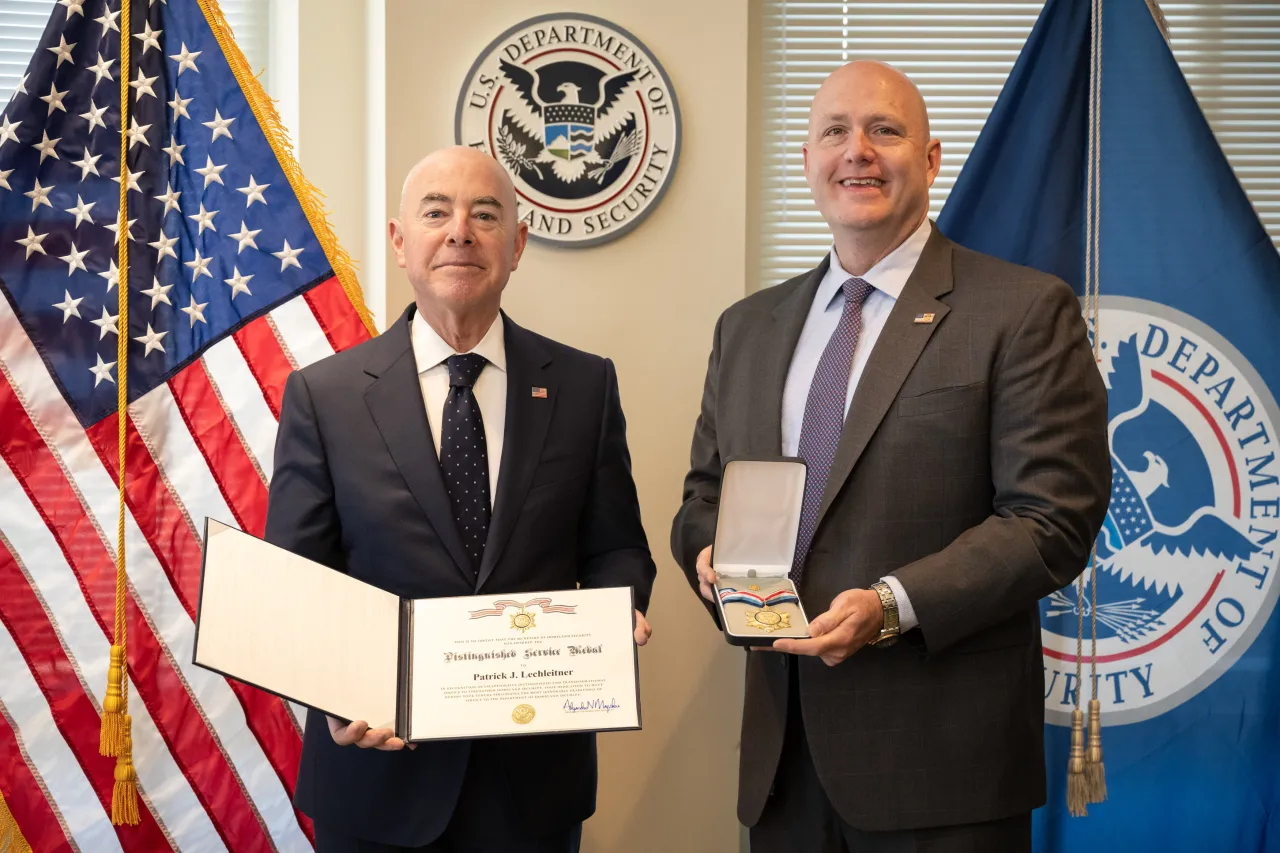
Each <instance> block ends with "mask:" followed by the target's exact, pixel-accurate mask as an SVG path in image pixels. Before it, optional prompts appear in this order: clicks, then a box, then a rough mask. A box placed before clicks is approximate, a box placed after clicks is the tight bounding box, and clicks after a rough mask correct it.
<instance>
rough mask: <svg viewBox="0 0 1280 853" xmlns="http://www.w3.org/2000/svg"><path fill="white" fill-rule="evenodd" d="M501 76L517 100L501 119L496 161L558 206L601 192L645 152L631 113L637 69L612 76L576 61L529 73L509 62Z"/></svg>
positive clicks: (540, 67) (503, 63) (546, 66)
mask: <svg viewBox="0 0 1280 853" xmlns="http://www.w3.org/2000/svg"><path fill="white" fill-rule="evenodd" d="M499 69H500V70H501V72H502V76H503V77H504V78H505V80H506V82H508V83H509V84H510V85H511V86H512V88H514V89H515V91H516V92H517V93H518V94H519V98H517V99H515V100H514V102H513V106H510V107H507V108H505V109H504V110H503V111H502V119H501V125H500V127H499V129H498V138H497V143H498V146H497V147H498V154H499V157H500V158H501V159H502V161H503V164H504V165H505V166H506V167H507V168H508V169H510V170H511V171H512V173H514V174H519V175H520V177H521V178H522V179H523V180H525V181H526V182H528V183H530V184H531V185H533V186H534V187H535V188H536V189H538V190H539V191H541V192H544V193H546V194H547V195H551V196H553V197H558V198H578V197H584V196H586V195H588V194H592V193H596V192H599V191H600V190H601V188H602V187H604V186H607V185H608V184H610V183H612V182H613V181H615V180H617V178H618V177H619V176H620V175H621V174H622V173H623V172H624V171H625V170H626V168H627V165H628V164H629V163H630V160H631V158H632V157H634V156H635V155H636V154H639V153H640V152H641V150H642V146H643V140H642V139H641V138H640V137H641V133H640V128H639V125H638V121H637V118H636V114H635V111H634V110H633V109H629V108H627V107H626V103H627V96H628V94H629V93H630V92H631V91H632V90H633V88H634V84H635V79H636V74H637V71H636V69H630V70H626V71H620V72H618V73H616V74H607V73H605V72H604V71H601V70H600V69H598V68H596V67H594V66H592V65H588V64H586V63H584V62H576V61H572V60H567V61H566V60H562V61H558V62H549V63H547V64H545V65H542V66H539V67H535V68H525V67H521V66H519V65H515V64H513V63H511V62H508V61H506V60H505V59H504V60H502V61H501V62H500V63H499ZM630 103H631V104H632V105H633V106H636V105H637V104H636V101H635V99H634V98H631V99H630ZM579 183H581V184H582V185H583V186H581V187H579V188H574V187H573V185H575V184H579Z"/></svg>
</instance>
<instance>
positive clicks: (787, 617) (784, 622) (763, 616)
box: [747, 604, 791, 634]
mask: <svg viewBox="0 0 1280 853" xmlns="http://www.w3.org/2000/svg"><path fill="white" fill-rule="evenodd" d="M747 627H748V628H755V629H756V630H757V631H765V632H766V633H769V634H772V633H773V632H774V631H780V630H782V629H783V628H790V627H791V614H790V613H779V612H778V611H776V610H773V609H771V608H770V607H769V605H767V604H766V605H765V606H764V607H761V608H760V609H759V610H757V611H755V612H754V613H749V614H747Z"/></svg>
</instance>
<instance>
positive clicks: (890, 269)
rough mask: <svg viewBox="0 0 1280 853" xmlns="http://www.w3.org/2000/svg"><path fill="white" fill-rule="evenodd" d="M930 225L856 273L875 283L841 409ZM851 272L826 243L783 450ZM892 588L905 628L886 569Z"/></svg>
mask: <svg viewBox="0 0 1280 853" xmlns="http://www.w3.org/2000/svg"><path fill="white" fill-rule="evenodd" d="M932 231H933V226H932V224H931V223H930V221H929V218H928V217H925V219H924V221H923V222H921V223H920V227H919V228H917V229H916V230H915V231H913V232H912V233H911V236H910V237H908V238H907V239H906V240H904V241H903V242H902V245H900V246H898V248H896V249H894V250H893V251H892V252H890V253H889V254H888V255H886V256H885V257H884V259H883V260H881V261H880V263H878V264H876V265H875V266H874V267H872V268H871V269H870V270H868V271H867V273H866V275H863V276H859V278H862V279H864V280H865V281H867V282H868V283H869V284H870V285H871V286H872V287H874V288H875V289H874V290H872V291H871V295H870V296H868V297H867V301H866V302H864V303H863V304H862V332H861V334H859V336H858V345H857V347H855V348H854V351H853V364H852V367H851V369H850V371H849V390H848V391H847V392H846V394H845V399H844V412H845V417H846V418H847V417H848V416H849V406H850V404H851V403H852V402H853V392H854V391H855V390H857V387H858V380H859V379H861V378H862V371H863V369H864V368H866V366H867V358H868V357H869V356H870V355H871V350H872V349H873V348H874V347H875V345H876V340H877V339H878V338H879V337H880V332H881V330H883V329H884V324H885V321H886V320H887V319H889V312H890V311H892V310H893V306H894V304H895V303H896V302H897V301H898V297H899V296H901V295H902V288H903V286H905V285H906V283H907V279H908V278H910V277H911V273H912V271H914V270H915V268H916V263H917V262H918V261H919V260H920V253H921V252H923V251H924V244H925V243H927V242H928V241H929V235H930V234H931V233H932ZM850 278H853V276H852V275H851V274H849V273H848V272H846V271H845V269H844V267H842V266H840V258H839V257H838V256H837V255H836V250H835V248H834V247H832V249H831V267H830V269H828V270H827V274H826V275H825V276H823V278H822V282H821V283H820V284H819V285H818V292H817V293H816V294H814V297H813V304H811V305H810V306H809V315H808V317H806V318H805V321H804V329H803V330H801V332H800V340H799V341H798V342H797V343H796V349H795V352H794V353H793V354H792V356H791V367H790V368H789V369H788V370H787V382H786V385H784V386H783V391H782V453H783V455H785V456H796V455H798V453H799V448H800V428H801V427H802V426H803V425H804V408H805V404H806V403H807V402H808V400H809V386H810V385H811V384H813V375H814V373H816V372H817V370H818V361H819V360H820V359H821V358H822V353H823V351H824V350H825V349H826V348H827V342H828V341H830V340H831V335H832V334H834V333H835V330H836V326H838V325H839V324H840V314H841V313H842V312H843V311H844V297H843V296H842V295H841V287H842V286H843V285H844V283H845V282H846V281H848V280H849V279H850ZM881 580H883V581H884V582H885V583H887V584H888V585H889V588H890V589H892V590H893V596H894V598H896V599H897V601H898V624H899V625H900V626H901V629H902V631H903V632H904V633H905V632H907V631H910V630H911V629H912V628H914V627H916V626H917V625H918V624H920V623H919V622H918V621H917V620H916V614H915V610H913V609H912V607H911V600H910V599H908V598H907V593H906V590H904V589H903V588H902V584H901V583H900V582H899V581H898V579H897V578H895V577H893V576H892V575H888V576H886V577H884V578H881Z"/></svg>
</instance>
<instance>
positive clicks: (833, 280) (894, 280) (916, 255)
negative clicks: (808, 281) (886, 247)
mask: <svg viewBox="0 0 1280 853" xmlns="http://www.w3.org/2000/svg"><path fill="white" fill-rule="evenodd" d="M932 233H933V227H932V223H931V222H930V220H929V217H927V216H926V217H925V218H924V221H923V222H921V223H920V227H919V228H917V229H916V230H915V231H912V232H911V236H910V237H908V238H907V239H905V240H903V241H902V243H900V244H899V245H898V248H896V249H894V250H893V251H892V252H890V253H889V254H887V255H885V256H884V257H883V258H882V259H881V260H880V263H878V264H876V265H875V266H874V267H872V268H871V269H869V270H867V272H866V275H861V276H858V278H861V279H862V280H864V281H866V282H867V283H868V284H870V285H871V286H872V287H874V288H875V289H876V290H878V291H880V292H881V293H883V294H885V295H886V296H888V297H890V298H892V299H895V300H896V299H897V298H898V297H899V296H901V295H902V288H903V287H905V286H906V284H907V279H908V278H910V277H911V273H912V272H913V271H914V270H915V268H916V264H917V263H919V261H920V255H921V254H922V253H923V252H924V246H925V243H928V242H929V235H930V234H932ZM853 277H854V276H853V275H852V274H851V273H848V272H846V271H845V269H844V267H842V266H841V265H840V257H839V256H838V255H837V254H836V249H835V246H832V247H831V267H830V268H829V269H828V270H827V274H826V275H825V276H823V279H822V283H821V284H819V285H818V293H817V296H816V298H817V299H818V300H820V302H821V304H822V305H823V306H827V307H829V306H830V305H831V301H832V300H833V299H835V297H836V294H837V293H839V291H840V288H841V287H843V286H844V283H845V282H846V281H848V280H849V279H851V278H853Z"/></svg>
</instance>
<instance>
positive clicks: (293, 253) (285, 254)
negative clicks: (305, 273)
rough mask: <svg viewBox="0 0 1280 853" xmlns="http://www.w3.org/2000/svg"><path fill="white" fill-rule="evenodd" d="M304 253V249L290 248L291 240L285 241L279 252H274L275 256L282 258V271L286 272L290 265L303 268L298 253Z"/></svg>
mask: <svg viewBox="0 0 1280 853" xmlns="http://www.w3.org/2000/svg"><path fill="white" fill-rule="evenodd" d="M301 253H302V249H301V248H298V249H291V248H289V241H288V240H285V241H284V248H283V249H281V250H280V251H278V252H272V253H271V254H272V255H273V256H274V257H277V258H279V259H280V272H284V271H285V269H287V268H288V267H291V266H292V267H297V268H298V269H302V264H300V263H298V255H299V254H301Z"/></svg>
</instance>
